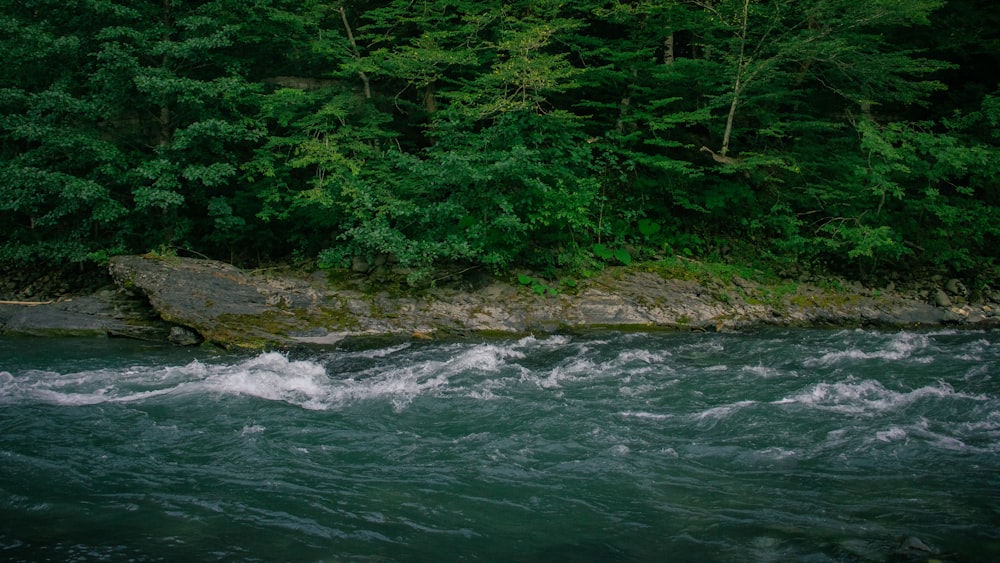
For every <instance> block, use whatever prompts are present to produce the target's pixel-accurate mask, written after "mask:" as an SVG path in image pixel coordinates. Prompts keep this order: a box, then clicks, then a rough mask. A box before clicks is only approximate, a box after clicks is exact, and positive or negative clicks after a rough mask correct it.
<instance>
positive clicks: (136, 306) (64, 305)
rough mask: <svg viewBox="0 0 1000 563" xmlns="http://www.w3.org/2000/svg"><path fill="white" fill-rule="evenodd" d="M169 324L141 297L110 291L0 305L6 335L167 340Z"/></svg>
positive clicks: (0, 329) (0, 327) (1, 330)
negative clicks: (120, 337) (108, 336)
mask: <svg viewBox="0 0 1000 563" xmlns="http://www.w3.org/2000/svg"><path fill="white" fill-rule="evenodd" d="M169 332H170V325H168V324H167V323H165V322H163V321H162V320H161V319H160V318H159V315H157V314H156V312H155V311H153V310H151V309H150V307H149V304H148V303H147V302H146V301H145V299H143V298H142V297H141V296H129V295H126V294H123V293H121V292H118V291H114V290H111V289H104V290H100V291H97V292H95V293H93V294H90V295H79V296H73V297H62V298H60V299H58V300H53V301H9V300H8V301H3V302H0V334H3V335H7V336H107V335H111V336H122V337H127V338H138V339H146V340H164V339H166V338H167V336H168V334H169Z"/></svg>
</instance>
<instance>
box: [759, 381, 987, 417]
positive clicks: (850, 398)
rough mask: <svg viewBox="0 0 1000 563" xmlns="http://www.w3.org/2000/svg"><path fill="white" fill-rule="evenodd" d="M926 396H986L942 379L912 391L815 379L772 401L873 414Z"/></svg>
mask: <svg viewBox="0 0 1000 563" xmlns="http://www.w3.org/2000/svg"><path fill="white" fill-rule="evenodd" d="M929 398H933V399H963V400H973V401H985V400H988V397H987V396H985V395H980V394H973V393H963V392H958V391H955V389H954V388H953V387H952V386H951V385H950V384H948V383H946V382H943V381H939V382H937V384H935V385H926V386H924V387H919V388H917V389H914V390H912V391H894V390H892V389H887V388H886V387H885V386H884V385H882V383H880V382H878V381H875V380H870V379H866V380H863V381H853V380H848V381H844V382H837V383H817V384H815V385H813V386H811V387H809V388H808V389H806V390H805V391H803V392H801V393H798V394H796V395H792V396H790V397H786V398H783V399H780V400H777V401H774V404H779V405H787V404H797V405H804V406H807V407H811V408H816V409H821V410H828V411H835V412H841V413H845V414H875V413H880V412H884V411H889V410H893V409H898V408H901V407H905V406H907V405H910V404H913V403H915V402H918V401H921V400H924V399H929Z"/></svg>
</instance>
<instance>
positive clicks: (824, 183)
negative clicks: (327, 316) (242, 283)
mask: <svg viewBox="0 0 1000 563" xmlns="http://www.w3.org/2000/svg"><path fill="white" fill-rule="evenodd" d="M0 6H2V8H3V9H2V10H0V55H2V58H3V61H4V65H3V66H2V67H0V220H2V221H3V225H4V237H3V239H2V240H0V262H6V263H15V264H17V263H29V262H34V263H39V262H87V261H94V262H100V261H102V260H104V259H106V258H107V256H109V255H112V254H115V253H124V252H146V251H150V250H154V251H161V252H162V251H174V252H176V251H179V250H185V251H188V252H191V253H196V254H199V255H205V256H211V257H215V258H220V259H224V260H231V261H235V262H238V263H244V264H246V263H259V262H263V261H275V260H288V259H306V260H312V259H316V260H318V261H319V262H320V263H321V264H326V265H338V264H341V263H343V261H344V260H347V259H349V258H351V257H352V256H358V255H360V256H367V257H375V256H378V255H383V256H392V257H395V258H396V259H398V260H399V261H400V262H401V263H402V264H404V265H407V266H411V267H414V268H416V269H417V270H418V271H419V268H422V267H427V266H430V265H433V264H436V263H439V262H442V261H448V262H462V263H468V264H470V265H484V266H487V267H489V268H491V269H494V270H496V271H505V270H509V269H511V268H513V267H527V268H532V269H536V270H540V271H548V272H553V271H557V270H563V269H581V268H587V267H592V265H593V264H597V263H601V262H628V261H631V260H632V259H638V258H646V257H651V256H655V255H662V254H682V255H689V256H694V257H698V256H713V257H717V258H718V257H722V258H724V257H725V256H726V255H727V254H729V253H734V254H735V255H736V256H737V257H738V258H740V259H744V260H745V259H747V257H749V256H756V257H760V258H764V259H767V260H771V261H775V262H784V263H787V264H799V265H803V266H806V267H814V268H819V269H824V270H832V271H837V272H841V273H848V274H853V275H871V274H877V273H879V272H887V271H897V270H906V271H918V270H920V271H927V270H933V271H942V272H943V271H948V272H951V273H957V274H962V275H971V276H977V277H982V276H986V277H992V276H995V275H996V267H997V256H998V255H997V248H998V245H1000V221H998V220H997V216H998V214H997V210H998V206H1000V191H998V189H997V185H996V180H995V179H996V178H997V177H998V176H1000V151H997V145H998V142H1000V134H998V133H997V131H998V124H1000V123H998V122H1000V89H998V83H1000V77H998V76H997V74H996V69H997V68H1000V44H998V36H1000V34H998V29H1000V11H998V10H996V9H995V8H994V7H993V5H992V2H991V1H990V0H865V1H861V0H632V1H617V0H612V1H608V0H583V1H580V2H559V1H555V0H530V1H528V0H521V1H513V2H497V1H490V0H487V1H476V2H473V1H469V0H435V1H431V0H417V1H414V0H382V1H380V2H355V1H346V2H329V1H325V0H297V1H291V0H251V1H247V0H145V1H141V2H137V1H133V0H129V1H126V0H60V1H58V2H57V1H54V0H17V1H16V2H15V1H13V0H0Z"/></svg>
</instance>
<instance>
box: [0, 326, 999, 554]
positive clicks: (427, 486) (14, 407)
mask: <svg viewBox="0 0 1000 563" xmlns="http://www.w3.org/2000/svg"><path fill="white" fill-rule="evenodd" d="M998 378H1000V333H998V332H957V331H947V330H940V331H929V332H874V331H865V330H849V331H804V330H795V331H777V330H775V331H763V332H753V333H746V334H740V333H730V334H606V335H590V336H585V337H583V336H572V337H571V336H551V337H547V338H534V337H528V338H522V339H518V340H490V341H480V342H476V341H469V342H451V343H409V344H392V345H384V346H380V347H374V348H366V349H350V348H341V349H325V350H314V351H311V352H301V351H300V352H292V353H278V352H266V353H260V354H229V353H220V352H211V351H204V350H192V349H185V348H175V347H164V346H155V345H150V344H144V343H137V342H132V341H124V340H83V339H66V340H34V339H0V516H2V519H3V522H4V524H3V526H0V559H7V560H15V561H16V560H32V561H35V560H45V559H49V560H60V561H68V560H102V559H103V560H126V559H131V560H180V559H193V560H288V561H442V560H467V561H668V560H669V561H735V560H740V561H883V560H887V559H891V558H894V557H901V556H902V554H901V552H900V548H899V546H900V542H901V541H902V540H903V539H904V538H919V540H920V542H922V543H923V544H926V545H927V546H928V547H929V548H931V549H932V550H934V552H935V553H934V554H930V555H929V556H930V557H935V558H939V559H943V560H952V561H991V560H1000V379H998ZM918 555H920V554H919V553H918ZM926 558H927V557H924V559H926Z"/></svg>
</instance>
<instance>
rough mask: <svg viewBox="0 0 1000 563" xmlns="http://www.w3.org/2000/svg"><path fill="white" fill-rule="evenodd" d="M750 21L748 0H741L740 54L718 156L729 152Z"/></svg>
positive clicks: (738, 101)
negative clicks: (731, 100) (731, 101)
mask: <svg viewBox="0 0 1000 563" xmlns="http://www.w3.org/2000/svg"><path fill="white" fill-rule="evenodd" d="M749 21H750V0H743V22H742V24H741V26H740V35H739V37H740V56H739V58H738V59H737V61H736V80H735V81H734V83H733V103H731V104H730V105H729V116H728V117H726V132H725V133H724V134H723V135H722V148H721V149H720V150H719V156H722V157H725V156H726V153H728V152H729V141H730V140H731V139H732V136H733V121H734V120H735V119H736V108H737V107H738V106H739V105H740V94H741V93H742V90H743V74H744V72H745V71H746V48H747V27H748V25H749Z"/></svg>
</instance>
